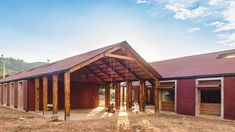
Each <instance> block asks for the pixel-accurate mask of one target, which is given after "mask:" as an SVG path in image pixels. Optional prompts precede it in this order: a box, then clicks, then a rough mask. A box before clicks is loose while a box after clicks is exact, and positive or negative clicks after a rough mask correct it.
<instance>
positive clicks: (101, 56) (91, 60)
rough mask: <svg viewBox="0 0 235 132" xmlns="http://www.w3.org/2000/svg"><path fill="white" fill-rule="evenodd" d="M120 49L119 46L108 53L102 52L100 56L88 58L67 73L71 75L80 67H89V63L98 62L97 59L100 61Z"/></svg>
mask: <svg viewBox="0 0 235 132" xmlns="http://www.w3.org/2000/svg"><path fill="white" fill-rule="evenodd" d="M120 48H121V47H120V46H115V47H113V48H111V49H109V50H108V51H106V52H104V53H102V54H99V55H96V56H94V57H92V58H90V59H88V60H86V61H84V62H82V63H80V64H78V65H75V66H74V67H71V68H70V69H69V73H72V72H74V71H76V70H78V69H81V68H82V67H85V66H87V65H89V64H91V63H93V62H95V61H97V60H99V59H101V58H103V57H105V54H111V53H113V52H114V51H116V50H119V49H120Z"/></svg>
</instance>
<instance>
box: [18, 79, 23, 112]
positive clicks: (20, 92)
mask: <svg viewBox="0 0 235 132" xmlns="http://www.w3.org/2000/svg"><path fill="white" fill-rule="evenodd" d="M18 109H20V110H23V82H22V81H20V82H18Z"/></svg>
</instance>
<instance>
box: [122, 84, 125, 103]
mask: <svg viewBox="0 0 235 132" xmlns="http://www.w3.org/2000/svg"><path fill="white" fill-rule="evenodd" d="M124 98H125V87H122V105H124Z"/></svg>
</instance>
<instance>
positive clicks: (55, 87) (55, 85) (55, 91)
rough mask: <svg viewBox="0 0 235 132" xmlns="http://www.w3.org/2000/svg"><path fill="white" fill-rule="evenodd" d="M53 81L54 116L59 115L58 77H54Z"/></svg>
mask: <svg viewBox="0 0 235 132" xmlns="http://www.w3.org/2000/svg"><path fill="white" fill-rule="evenodd" d="M52 80H53V89H52V91H53V114H57V113H58V75H53V76H52Z"/></svg>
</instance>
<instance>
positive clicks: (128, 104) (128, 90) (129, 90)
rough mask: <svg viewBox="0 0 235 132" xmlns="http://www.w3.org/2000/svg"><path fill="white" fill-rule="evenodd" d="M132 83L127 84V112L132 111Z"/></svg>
mask: <svg viewBox="0 0 235 132" xmlns="http://www.w3.org/2000/svg"><path fill="white" fill-rule="evenodd" d="M130 83H131V82H130V81H127V82H126V110H130V100H131V96H130V92H131V85H130Z"/></svg>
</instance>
